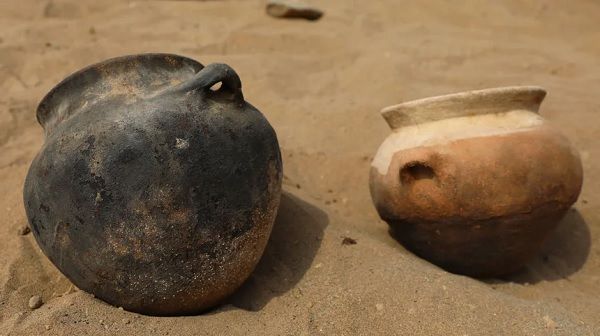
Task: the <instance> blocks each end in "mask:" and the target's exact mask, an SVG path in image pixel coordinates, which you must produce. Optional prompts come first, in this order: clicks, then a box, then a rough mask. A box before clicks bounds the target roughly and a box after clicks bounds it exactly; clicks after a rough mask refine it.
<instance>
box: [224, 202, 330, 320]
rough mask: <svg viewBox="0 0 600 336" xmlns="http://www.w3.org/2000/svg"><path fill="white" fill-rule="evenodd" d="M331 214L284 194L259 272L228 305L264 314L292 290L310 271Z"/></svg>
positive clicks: (234, 295) (254, 273)
mask: <svg viewBox="0 0 600 336" xmlns="http://www.w3.org/2000/svg"><path fill="white" fill-rule="evenodd" d="M328 224H329V218H328V217H327V214H326V213H325V212H323V211H322V210H320V209H319V208H317V207H315V206H314V205H311V204H309V203H307V202H305V201H303V200H302V199H300V198H298V197H297V196H295V195H292V194H290V193H288V192H283V194H282V195H281V204H280V206H279V211H278V213H277V219H276V220H275V223H274V225H273V231H272V233H271V237H270V239H269V242H268V244H267V247H266V249H265V252H264V254H263V256H262V258H261V260H260V261H259V263H258V265H257V266H256V269H255V270H254V272H253V273H252V275H250V278H248V280H247V281H246V282H245V283H244V285H242V287H241V288H240V289H239V290H238V291H237V292H236V293H234V294H233V295H232V296H231V297H230V298H229V300H228V302H227V303H229V304H231V305H233V306H235V307H238V308H241V309H245V310H249V311H258V310H261V309H262V308H263V307H264V306H265V305H266V304H267V303H268V302H269V301H270V300H271V299H272V298H274V297H277V296H280V295H282V294H284V293H285V292H287V291H289V290H290V289H292V288H293V287H294V286H295V285H296V284H297V283H298V282H299V281H300V279H302V277H303V276H304V273H306V271H307V270H308V269H309V268H310V265H311V264H312V261H313V259H314V258H315V255H316V254H317V250H318V249H319V247H320V246H321V240H322V238H323V231H324V230H325V227H326V226H327V225H328Z"/></svg>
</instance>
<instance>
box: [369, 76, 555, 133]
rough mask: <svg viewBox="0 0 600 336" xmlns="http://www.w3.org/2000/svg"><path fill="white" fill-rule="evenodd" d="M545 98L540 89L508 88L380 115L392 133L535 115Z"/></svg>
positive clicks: (436, 100) (409, 105) (416, 102)
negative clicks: (477, 118)
mask: <svg viewBox="0 0 600 336" xmlns="http://www.w3.org/2000/svg"><path fill="white" fill-rule="evenodd" d="M545 96H546V90H545V89H544V88H542V87H540V86H507V87H498V88H490V89H482V90H473V91H465V92H459V93H452V94H447V95H442V96H436V97H429V98H423V99H417V100H412V101H408V102H405V103H401V104H397V105H392V106H388V107H386V108H384V109H383V110H381V115H382V116H383V118H384V119H385V120H386V121H387V123H388V124H389V125H390V127H391V128H392V129H397V128H401V127H406V126H411V125H417V124H422V123H426V122H431V121H437V120H443V119H449V118H457V117H467V116H474V115H482V114H492V113H502V112H508V111H514V110H526V111H530V112H533V113H537V112H538V110H539V107H540V104H541V103H542V101H543V100H544V97H545Z"/></svg>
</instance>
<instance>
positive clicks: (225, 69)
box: [24, 54, 282, 315]
mask: <svg viewBox="0 0 600 336" xmlns="http://www.w3.org/2000/svg"><path fill="white" fill-rule="evenodd" d="M218 82H221V88H220V89H218V90H216V91H213V90H211V89H210V88H211V86H213V85H214V84H216V83H218ZM37 118H38V121H39V122H40V124H41V125H42V126H43V127H44V130H45V134H46V139H45V143H44V146H43V147H42V149H41V151H40V152H39V154H38V155H37V156H36V158H35V159H34V161H33V163H32V164H31V167H30V170H29V173H28V176H27V178H26V181H25V187H24V199H25V206H26V212H27V217H28V219H29V222H30V225H31V228H32V231H33V234H34V236H35V238H36V240H37V242H38V244H39V246H40V247H41V249H42V250H43V251H44V253H45V254H46V255H47V256H48V257H49V258H50V260H51V261H52V262H53V263H54V264H55V265H56V266H57V267H58V268H59V269H60V270H61V271H62V272H63V273H64V274H65V275H66V276H67V277H68V278H69V279H70V280H71V281H72V282H73V283H74V284H75V285H77V287H79V288H81V289H83V290H85V291H88V292H90V293H93V294H95V295H96V297H98V298H100V299H102V300H105V301H106V302H109V303H111V304H113V305H116V306H121V307H123V308H125V309H127V310H132V311H136V312H141V313H146V314H156V315H179V314H190V313H196V312H200V311H202V310H205V309H207V308H210V307H212V306H214V305H215V304H217V303H218V302H220V301H221V300H223V299H224V298H225V297H227V296H228V295H229V294H231V293H232V292H233V291H235V290H236V289H237V288H238V287H239V286H240V285H241V284H242V282H243V281H244V280H245V279H246V278H247V277H248V276H249V275H250V273H251V272H252V270H253V269H254V267H255V265H256V263H257V262H258V260H259V258H260V256H261V254H262V253H263V250H264V248H265V245H266V243H267V240H268V238H269V235H270V232H271V228H272V224H273V221H274V219H275V214H276V210H277V207H278V204H279V199H280V189H281V177H282V171H281V169H282V166H281V157H280V152H279V146H278V143H277V138H276V134H275V132H274V131H273V129H272V128H271V126H270V125H269V123H268V122H267V120H266V119H265V118H264V116H263V115H262V114H261V113H260V112H259V111H258V110H257V109H255V108H254V107H252V106H251V105H250V104H248V103H247V102H245V101H244V98H243V95H242V91H241V82H240V79H239V77H238V76H237V74H236V73H235V72H234V71H233V69H231V68H230V67H229V66H227V65H224V64H211V65H208V66H206V67H204V66H202V65H201V64H199V63H198V62H196V61H194V60H191V59H188V58H184V57H180V56H176V55H168V54H144V55H134V56H126V57H121V58H116V59H111V60H108V61H105V62H102V63H99V64H95V65H92V66H90V67H88V68H85V69H83V70H81V71H79V72H76V73H75V74H73V75H71V76H69V77H68V78H66V79H65V80H64V81H63V82H61V83H60V84H58V85H57V86H56V87H55V88H54V89H52V91H50V93H48V95H47V96H46V97H45V98H44V99H43V100H42V102H41V103H40V105H39V107H38V110H37Z"/></svg>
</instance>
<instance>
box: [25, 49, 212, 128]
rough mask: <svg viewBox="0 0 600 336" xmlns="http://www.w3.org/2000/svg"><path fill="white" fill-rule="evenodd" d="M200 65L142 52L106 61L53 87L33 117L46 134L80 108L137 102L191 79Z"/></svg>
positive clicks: (88, 67)
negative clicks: (127, 101) (123, 100)
mask: <svg viewBox="0 0 600 336" xmlns="http://www.w3.org/2000/svg"><path fill="white" fill-rule="evenodd" d="M202 68H203V65H202V64H200V63H198V62H196V61H195V60H193V59H191V58H187V57H184V56H179V55H175V54H167V53H146V54H135V55H126V56H120V57H115V58H110V59H107V60H104V61H102V62H99V63H95V64H92V65H89V66H86V67H84V68H82V69H81V70H78V71H76V72H74V73H72V74H71V75H69V76H67V77H66V78H65V79H63V80H62V81H61V82H59V83H58V84H56V86H54V87H53V88H52V89H51V90H50V92H48V93H47V94H46V96H45V97H44V98H43V99H42V100H41V101H40V103H39V105H38V108H37V112H36V117H37V120H38V122H39V123H40V125H42V127H43V128H44V130H45V131H46V134H49V133H50V132H51V131H52V129H53V128H54V127H55V126H57V125H58V124H60V123H62V122H63V121H65V120H67V119H68V118H69V117H70V116H72V115H73V114H75V113H76V112H77V111H79V110H80V109H82V108H91V107H92V106H93V105H94V104H96V103H99V102H101V101H104V102H107V101H110V100H117V99H124V98H130V99H138V98H139V97H144V96H146V95H148V94H150V93H151V92H152V91H157V90H159V89H161V88H164V87H168V86H172V85H174V84H173V81H181V80H184V79H186V78H191V77H193V76H194V74H195V73H197V72H198V71H200V69H202Z"/></svg>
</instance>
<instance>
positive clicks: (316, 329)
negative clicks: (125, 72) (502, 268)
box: [0, 0, 600, 336]
mask: <svg viewBox="0 0 600 336" xmlns="http://www.w3.org/2000/svg"><path fill="white" fill-rule="evenodd" d="M311 3H313V4H315V5H318V6H319V7H320V8H322V9H323V10H324V11H325V16H324V17H323V18H322V19H321V20H319V21H316V22H307V21H301V20H280V19H274V18H271V17H268V16H266V15H265V13H264V3H263V2H262V1H259V0H256V1H254V0H249V1H148V2H144V1H137V2H134V1H78V0H70V1H58V0H56V1H42V0H20V1H12V0H0V92H1V95H0V210H1V211H2V216H1V217H0V255H1V257H0V335H3V336H4V335H43V334H48V335H75V334H81V335H114V334H123V335H151V334H157V335H167V334H169V335H202V334H215V335H246V334H269V335H317V334H323V335H367V334H381V335H391V334H404V335H435V334H437V335H442V334H443V335H594V334H596V335H600V318H599V316H600V224H599V221H600V208H599V206H600V197H599V196H598V195H597V193H596V192H597V191H598V190H600V185H599V182H598V181H600V176H599V174H600V171H599V170H598V169H597V166H598V162H599V161H598V160H599V159H598V158H600V142H599V141H598V136H599V134H600V133H599V132H600V124H599V123H598V114H599V113H600V104H599V103H598V92H599V90H600V61H599V60H600V23H598V22H599V21H598V18H600V3H598V2H597V1H594V0H587V1H586V0H579V1H549V0H548V1H543V0H539V1H525V0H522V1H518V0H507V1H462V2H452V3H460V4H461V5H460V6H458V7H457V6H454V5H450V3H451V2H447V1H442V0H440V1H433V0H431V1H397V0H387V1H359V0H355V1H351V0H336V1H312V2H311ZM139 52H172V53H178V54H182V55H186V56H190V57H192V58H195V59H197V60H199V61H200V62H202V63H204V64H207V63H210V62H214V61H221V62H226V63H229V64H230V65H231V66H232V67H234V68H235V69H236V70H237V71H238V73H239V74H240V76H241V77H242V80H243V83H244V94H245V96H246V99H247V100H248V101H250V102H251V103H252V104H253V105H255V106H257V107H258V108H259V109H260V110H261V111H262V112H263V113H264V114H265V115H266V116H267V118H268V119H269V120H270V121H271V123H272V125H273V126H274V127H275V129H276V130H277V133H278V135H279V140H280V144H281V147H282V154H283V158H284V165H285V181H284V184H285V185H284V187H285V189H286V193H285V195H284V197H283V202H282V206H281V209H280V213H279V216H278V219H277V222H276V224H275V228H274V232H273V235H272V238H271V241H270V243H269V245H268V247H267V250H266V253H265V255H264V257H263V259H262V261H261V263H260V264H259V266H258V268H257V269H256V271H255V272H254V273H253V275H252V277H251V278H250V279H249V281H248V282H247V283H246V284H245V285H244V287H243V288H242V289H241V290H240V291H238V292H237V293H236V294H235V295H234V296H233V297H232V298H231V299H230V300H229V301H228V302H227V303H226V304H224V305H222V306H221V307H219V308H217V309H215V310H213V311H210V312H208V313H206V314H203V315H200V316H188V317H171V318H158V317H147V316H141V315H137V314H133V313H129V312H126V311H123V310H120V309H118V308H115V307H112V306H109V305H107V304H105V303H103V302H101V301H99V300H97V299H94V298H93V297H91V296H90V295H88V294H86V293H84V292H82V291H79V290H77V289H76V288H74V286H72V285H71V284H70V282H69V281H68V280H67V279H66V278H65V277H64V276H62V275H61V274H60V273H59V272H58V270H57V269H56V268H54V267H53V265H52V264H50V262H49V261H48V260H47V259H46V257H45V256H44V255H43V254H42V253H41V252H40V250H39V248H38V247H37V244H36V242H35V240H34V238H33V236H32V235H31V234H29V235H26V236H20V235H18V234H17V230H18V228H19V227H22V226H24V225H25V224H26V219H25V215H24V209H23V204H22V185H23V179H24V177H25V174H26V171H27V169H28V166H29V163H30V161H31V159H32V158H33V156H34V155H35V153H36V152H37V151H38V150H39V148H40V146H41V144H42V143H43V135H42V129H41V127H39V125H38V124H37V123H36V121H35V116H34V115H35V108H36V104H37V102H38V101H39V100H40V99H41V98H42V96H43V95H44V94H45V93H46V92H47V91H48V90H49V89H50V88H51V87H52V86H53V85H54V84H56V83H57V82H58V81H59V80H61V79H62V78H63V77H65V76H66V75H67V74H69V73H71V72H73V71H75V70H77V69H79V68H81V67H82V66H85V65H87V64H90V63H94V62H97V61H100V60H103V59H105V58H108V57H113V56H118V55H123V54H132V53H139ZM519 84H537V85H541V86H544V87H546V88H547V89H548V91H549V96H548V97H547V99H546V101H545V102H544V104H543V105H542V109H541V113H542V115H544V116H545V117H547V118H548V119H549V120H551V121H552V122H554V123H556V124H557V125H560V127H561V128H562V129H563V131H564V132H565V133H566V134H567V135H568V136H569V137H570V138H571V139H572V141H573V142H574V144H575V146H576V147H577V148H578V149H579V150H580V152H581V154H582V159H583V164H584V169H585V183H584V187H583V192H582V195H581V197H580V199H579V201H578V202H577V204H576V205H575V208H574V209H573V210H572V211H571V212H570V213H569V214H568V215H567V217H566V218H565V219H564V220H563V221H562V222H561V224H560V227H559V229H558V231H557V232H556V234H555V235H553V236H552V238H551V239H550V240H549V241H548V243H547V244H546V245H545V247H544V251H543V252H542V253H541V254H540V255H539V256H538V257H537V259H536V260H534V261H533V262H532V263H531V264H530V265H528V267H527V268H526V269H525V270H523V271H522V272H520V273H518V274H516V275H514V276H511V277H509V278H505V279H496V280H488V281H479V280H475V279H471V278H468V277H463V276H457V275H453V274H449V273H447V272H444V271H442V270H441V269H439V268H437V267H435V266H433V265H431V264H429V263H427V262H425V261H423V260H420V259H419V258H417V257H415V256H413V255H412V254H410V253H409V252H407V251H406V250H404V249H403V248H402V247H401V246H400V245H399V244H398V243H397V242H396V241H395V240H393V239H392V238H391V237H390V236H389V234H388V231H387V226H386V224H385V223H384V222H382V221H381V220H379V218H378V216H377V214H376V212H375V210H374V208H373V206H372V204H371V200H370V196H369V193H368V171H369V165H370V160H371V158H372V155H373V154H374V152H375V150H376V149H377V147H378V146H379V144H380V143H381V141H382V140H383V139H384V138H385V137H386V136H387V135H388V134H389V132H390V131H389V129H388V127H387V125H386V124H385V122H384V121H383V119H382V118H381V117H380V115H379V113H378V111H379V110H380V109H381V108H382V107H384V106H387V105H391V104H395V103H399V102H401V101H404V100H408V99H413V98H420V97H426V96H430V95H436V94H442V93H449V92H456V91H462V90H469V89H476V88H485V87H494V86H503V85H519ZM344 237H351V238H354V239H356V241H357V244H356V245H342V244H341V242H342V240H343V238H344ZM32 295H41V296H42V297H43V301H44V305H43V306H42V307H41V308H39V309H37V310H30V309H29V308H28V307H27V302H28V300H29V298H30V297H31V296H32Z"/></svg>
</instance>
